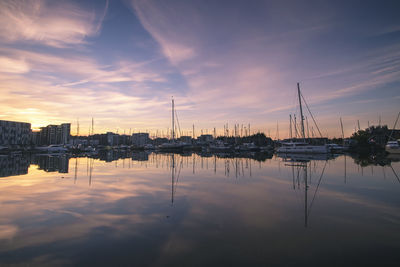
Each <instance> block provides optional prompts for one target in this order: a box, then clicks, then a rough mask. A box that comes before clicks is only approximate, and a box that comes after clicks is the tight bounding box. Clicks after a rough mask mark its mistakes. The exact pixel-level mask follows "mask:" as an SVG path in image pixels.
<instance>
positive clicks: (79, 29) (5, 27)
mask: <svg viewBox="0 0 400 267" xmlns="http://www.w3.org/2000/svg"><path fill="white" fill-rule="evenodd" d="M107 7H108V2H107V3H106V7H105V10H104V12H103V13H102V14H101V15H100V16H99V15H96V13H95V12H93V11H89V10H83V9H82V8H81V7H79V6H77V5H75V4H73V3H65V2H64V3H60V2H50V1H45V0H38V1H23V0H17V1H11V0H4V1H1V3H0V38H1V40H2V41H3V42H6V43H14V42H17V41H22V42H27V41H33V42H35V43H39V44H44V45H48V46H54V47H68V46H71V45H76V44H83V43H85V38H86V37H88V36H93V35H96V34H98V32H99V31H100V28H101V24H102V21H103V19H104V16H105V13H106V11H107Z"/></svg>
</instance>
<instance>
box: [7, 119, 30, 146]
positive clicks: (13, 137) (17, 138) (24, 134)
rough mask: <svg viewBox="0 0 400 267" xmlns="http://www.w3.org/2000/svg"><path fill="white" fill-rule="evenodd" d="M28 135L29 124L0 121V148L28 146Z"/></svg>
mask: <svg viewBox="0 0 400 267" xmlns="http://www.w3.org/2000/svg"><path fill="white" fill-rule="evenodd" d="M30 134H31V124H30V123H26V122H16V121H3V120H0V146H8V147H10V146H19V145H22V146H25V145H29V144H30V141H31V140H30Z"/></svg>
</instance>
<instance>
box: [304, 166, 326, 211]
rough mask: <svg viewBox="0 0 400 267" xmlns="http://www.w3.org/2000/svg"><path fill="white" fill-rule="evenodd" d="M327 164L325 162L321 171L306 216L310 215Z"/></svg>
mask: <svg viewBox="0 0 400 267" xmlns="http://www.w3.org/2000/svg"><path fill="white" fill-rule="evenodd" d="M327 162H328V161H325V165H324V168H323V169H322V172H321V176H320V177H319V181H318V185H317V188H315V192H314V196H313V199H312V200H311V204H310V208H309V209H308V214H307V216H309V215H310V213H311V208H312V205H313V203H314V199H315V196H316V195H317V191H318V188H319V184H320V183H321V180H322V176H323V175H324V172H325V167H326V163H327Z"/></svg>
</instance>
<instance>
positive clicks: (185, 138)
mask: <svg viewBox="0 0 400 267" xmlns="http://www.w3.org/2000/svg"><path fill="white" fill-rule="evenodd" d="M178 140H179V141H181V142H184V143H187V144H191V143H192V137H191V136H185V135H183V136H181V137H179V138H178Z"/></svg>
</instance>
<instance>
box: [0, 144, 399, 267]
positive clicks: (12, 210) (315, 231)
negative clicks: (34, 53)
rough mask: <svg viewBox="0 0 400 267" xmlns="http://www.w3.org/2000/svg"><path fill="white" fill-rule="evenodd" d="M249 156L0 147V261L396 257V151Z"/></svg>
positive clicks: (360, 260) (213, 262)
mask: <svg viewBox="0 0 400 267" xmlns="http://www.w3.org/2000/svg"><path fill="white" fill-rule="evenodd" d="M257 154H258V153H255V152H254V153H248V154H241V155H233V154H227V153H217V154H209V153H205V154H203V153H198V154H195V153H184V154H175V153H155V152H145V151H142V152H140V151H139V152H129V153H122V152H115V151H110V152H108V154H101V155H99V156H97V157H94V158H88V157H85V156H80V157H69V156H66V155H31V156H27V155H19V156H13V157H11V156H0V164H1V166H2V168H1V170H2V172H1V176H2V177H1V179H0V188H1V190H2V192H3V194H2V196H1V197H0V201H1V203H2V209H1V211H0V213H1V216H0V218H1V219H0V238H1V240H2V242H1V245H0V264H1V265H5V264H20V265H25V264H35V265H41V264H44V263H50V264H51V265H59V264H62V265H96V264H102V265H104V264H124V262H126V261H133V260H134V261H135V262H136V263H138V264H140V265H142V266H147V265H180V266H182V265H185V266H187V265H193V264H200V265H207V266H221V265H231V266H236V265H243V264H250V265H263V264H265V263H267V262H268V263H271V262H279V263H280V264H283V265H291V264H293V263H294V262H296V264H305V263H307V264H311V265H325V266H330V265H335V266H336V265H348V264H349V263H351V265H368V264H369V265H370V264H372V265H392V264H394V263H396V262H397V261H398V260H399V258H398V253H394V251H396V250H397V249H398V242H397V240H399V238H400V236H399V232H398V231H397V229H398V225H399V222H400V217H399V214H400V210H399V205H398V203H399V201H400V199H399V188H400V187H399V186H400V180H399V177H398V173H399V171H400V159H399V158H397V159H388V158H381V159H377V158H367V159H360V158H358V157H357V156H354V157H353V156H350V155H338V156H335V157H330V158H329V157H328V158H323V157H320V156H319V157H318V155H317V154H315V155H313V154H308V155H304V156H302V155H301V154H299V153H296V154H293V155H290V156H287V157H280V156H276V155H273V154H270V155H269V156H264V157H262V156H260V155H257ZM322 155H323V154H322ZM325 155H326V154H325ZM7 172H8V173H7ZM27 203H29V204H27ZM21 210H23V212H20V211H21ZM371 214H374V216H371ZM377 225H379V227H377ZM331 229H335V232H332V231H331ZM321 242H324V244H325V245H324V246H321V245H320V244H321ZM97 251H104V252H103V253H100V254H99V253H97ZM354 251H373V252H374V253H359V254H358V253H355V252H354ZM377 254H378V255H380V257H376V256H375V255H377ZM337 255H340V257H338V256H337Z"/></svg>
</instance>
